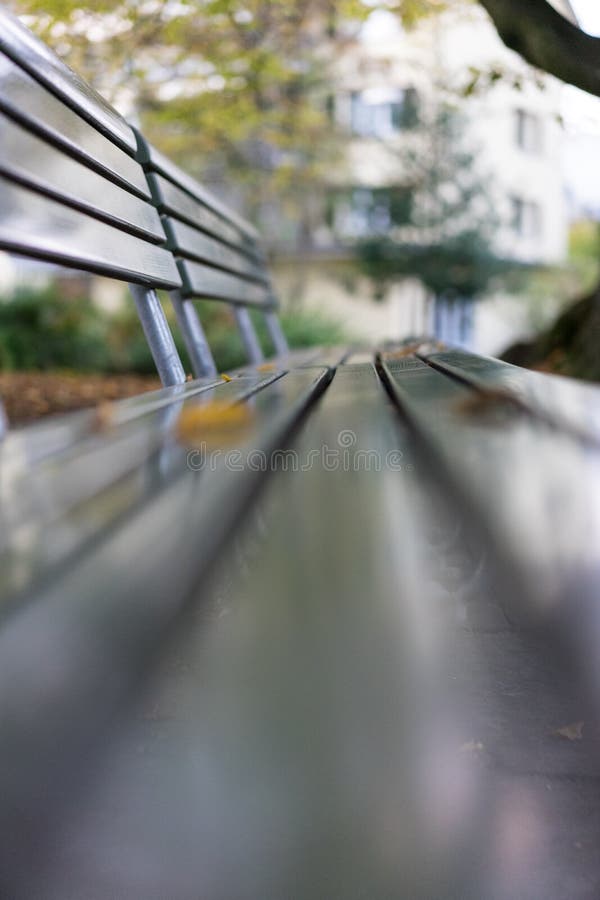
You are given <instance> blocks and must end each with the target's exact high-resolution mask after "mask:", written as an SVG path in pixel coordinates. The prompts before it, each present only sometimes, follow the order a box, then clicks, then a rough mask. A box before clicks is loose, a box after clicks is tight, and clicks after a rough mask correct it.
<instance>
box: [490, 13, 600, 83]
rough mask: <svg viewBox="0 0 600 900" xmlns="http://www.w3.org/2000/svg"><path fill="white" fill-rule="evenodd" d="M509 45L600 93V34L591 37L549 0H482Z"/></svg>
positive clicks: (540, 65) (558, 74) (541, 66)
mask: <svg viewBox="0 0 600 900" xmlns="http://www.w3.org/2000/svg"><path fill="white" fill-rule="evenodd" d="M479 2H480V3H481V5H482V6H484V7H485V9H486V10H487V11H488V13H489V14H490V16H491V18H492V20H493V22H494V25H495V26H496V29H497V31H498V34H499V35H500V37H501V38H502V40H503V41H504V43H505V44H506V46H507V47H510V48H511V50H515V51H516V52H517V53H519V54H520V55H521V56H522V57H523V58H524V59H526V60H527V61H528V62H530V63H531V64H532V65H534V66H536V67H537V68H538V69H543V70H544V71H545V72H549V73H550V74H551V75H555V76H556V78H559V79H560V80H561V81H566V82H567V83H568V84H573V85H575V86H576V87H578V88H581V89H582V90H584V91H588V92H589V93H590V94H596V95H597V96H600V38H597V37H591V36H590V35H589V34H586V33H585V32H584V31H582V30H581V28H578V27H577V26H576V25H573V24H572V23H571V22H569V21H568V20H567V19H565V18H564V17H563V16H561V14H560V13H558V12H557V11H556V10H555V9H554V8H553V7H552V6H550V4H549V3H548V2H546V0H525V2H521V0H479Z"/></svg>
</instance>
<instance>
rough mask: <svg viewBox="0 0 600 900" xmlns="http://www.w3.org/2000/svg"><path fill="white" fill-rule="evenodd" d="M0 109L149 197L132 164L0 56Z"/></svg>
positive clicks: (97, 133) (129, 188)
mask: <svg viewBox="0 0 600 900" xmlns="http://www.w3.org/2000/svg"><path fill="white" fill-rule="evenodd" d="M0 109H2V110H3V111H4V112H5V113H7V114H8V115H9V116H11V117H12V118H13V119H15V120H16V121H18V122H20V123H21V124H22V125H24V126H25V127H26V128H28V129H31V130H33V131H35V132H36V133H37V134H38V135H39V136H40V137H41V138H43V139H44V140H47V141H51V142H52V143H54V144H56V145H57V146H58V147H60V148H61V149H62V150H65V151H66V152H67V153H70V154H71V155H72V156H74V157H75V158H76V159H80V160H81V161H82V162H84V163H85V164H86V165H89V166H90V167H92V168H94V169H96V170H97V171H99V172H101V174H102V175H104V176H105V177H106V178H109V179H110V180H111V181H115V182H116V183H118V184H121V185H123V186H124V187H126V188H127V189H128V190H130V191H133V192H134V193H136V194H137V195H138V196H140V197H145V198H149V197H150V190H149V188H148V185H147V184H146V179H145V178H144V174H143V172H142V169H141V167H140V166H139V165H138V164H137V163H136V162H135V160H133V159H132V158H131V157H130V156H128V155H127V153H125V152H124V151H123V150H122V149H121V148H119V147H117V146H116V145H115V144H113V142H112V141H110V140H109V139H108V138H107V137H105V136H104V135H103V134H101V133H100V132H99V131H97V130H96V128H94V127H93V126H92V125H90V124H89V123H88V122H86V121H85V119H82V118H81V116H79V115H78V114H77V113H76V112H75V111H74V110H72V109H71V108H70V107H68V106H65V104H64V103H63V102H61V100H59V99H58V97H55V96H54V94H52V93H50V91H48V90H46V88H44V87H43V86H42V85H41V84H39V83H38V82H37V81H36V80H35V79H34V78H32V77H31V76H30V75H28V74H27V72H25V71H24V70H23V69H21V68H20V66H18V65H16V64H15V63H14V62H13V61H12V60H10V59H8V58H7V57H6V56H2V54H1V53H0Z"/></svg>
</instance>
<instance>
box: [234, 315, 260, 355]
mask: <svg viewBox="0 0 600 900" xmlns="http://www.w3.org/2000/svg"><path fill="white" fill-rule="evenodd" d="M233 313H234V315H235V320H236V322H237V325H238V328H239V329H240V334H241V335H242V341H243V343H244V349H245V350H246V355H247V357H248V362H249V363H252V364H253V365H257V364H258V363H261V362H262V361H263V359H264V356H263V353H262V350H261V349H260V344H259V342H258V336H257V334H256V331H255V330H254V325H253V324H252V320H251V318H250V313H249V312H248V310H247V309H246V307H245V306H234V307H233Z"/></svg>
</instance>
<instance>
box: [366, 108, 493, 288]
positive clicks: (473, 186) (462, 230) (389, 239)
mask: <svg viewBox="0 0 600 900" xmlns="http://www.w3.org/2000/svg"><path fill="white" fill-rule="evenodd" d="M462 132H463V129H462V125H461V117H460V116H459V115H458V113H456V112H455V111H452V110H450V109H448V108H447V107H442V108H438V109H434V110H433V112H432V113H431V114H430V116H427V115H426V116H425V118H422V119H421V122H420V125H419V127H418V129H417V130H416V131H415V132H414V133H413V134H412V135H411V136H407V138H406V139H405V142H404V146H403V148H402V149H401V150H400V151H399V168H400V170H401V171H402V173H403V184H404V190H405V191H407V192H408V197H407V202H406V203H405V207H404V209H405V213H406V216H405V219H404V222H403V223H402V224H396V225H395V226H394V227H392V228H391V229H386V232H385V234H383V235H381V236H375V237H371V238H369V239H367V240H365V241H363V242H361V243H360V244H359V246H358V255H359V260H360V263H361V266H362V268H363V270H364V271H365V272H366V273H367V274H369V275H370V276H371V277H373V278H374V279H375V280H376V281H379V282H383V283H385V282H389V281H392V280H398V279H402V278H406V277H407V276H416V277H418V278H419V280H420V281H421V282H422V283H423V285H424V286H425V287H426V288H427V289H428V290H429V291H430V292H431V294H432V295H433V297H434V298H436V301H437V302H444V303H453V302H455V301H459V302H461V301H463V300H465V299H473V298H475V297H477V296H478V295H480V294H482V293H483V292H484V291H485V290H486V288H487V287H488V285H489V283H490V281H491V280H492V279H493V278H494V277H495V276H497V275H499V274H500V273H501V272H503V271H505V270H506V268H507V266H508V263H506V262H505V261H503V260H502V259H500V258H499V256H498V254H497V252H496V251H495V250H494V247H493V242H492V237H493V234H494V231H495V230H496V229H497V226H498V218H497V216H496V214H495V212H494V208H493V205H492V202H491V200H490V197H489V195H488V193H487V191H486V189H485V187H484V182H483V177H482V173H480V172H479V171H478V168H477V160H476V157H475V155H474V154H473V153H472V152H471V151H470V150H468V149H466V148H465V147H464V141H463V138H462Z"/></svg>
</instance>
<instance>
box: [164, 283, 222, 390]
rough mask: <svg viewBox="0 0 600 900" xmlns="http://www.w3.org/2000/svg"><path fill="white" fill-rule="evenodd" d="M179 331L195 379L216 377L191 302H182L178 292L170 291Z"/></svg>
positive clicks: (205, 341) (198, 320)
mask: <svg viewBox="0 0 600 900" xmlns="http://www.w3.org/2000/svg"><path fill="white" fill-rule="evenodd" d="M169 296H170V297H171V302H172V304H173V309H174V310H175V315H176V316H177V323H178V325H179V330H180V331H181V334H182V335H183V339H184V341H185V346H186V349H187V352H188V354H189V357H190V362H191V363H192V369H193V370H194V375H195V376H196V378H203V377H205V376H207V375H209V376H210V375H216V374H217V367H216V365H215V361H214V359H213V355H212V353H211V350H210V347H209V344H208V341H207V339H206V335H205V334H204V329H203V328H202V325H201V323H200V319H199V318H198V313H197V312H196V310H195V309H194V305H193V302H192V301H191V300H184V299H183V298H182V296H181V293H180V292H179V291H171V293H170V295H169Z"/></svg>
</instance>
